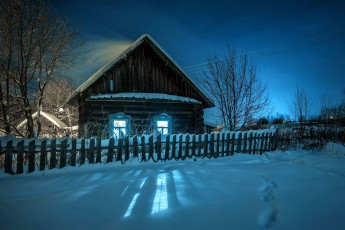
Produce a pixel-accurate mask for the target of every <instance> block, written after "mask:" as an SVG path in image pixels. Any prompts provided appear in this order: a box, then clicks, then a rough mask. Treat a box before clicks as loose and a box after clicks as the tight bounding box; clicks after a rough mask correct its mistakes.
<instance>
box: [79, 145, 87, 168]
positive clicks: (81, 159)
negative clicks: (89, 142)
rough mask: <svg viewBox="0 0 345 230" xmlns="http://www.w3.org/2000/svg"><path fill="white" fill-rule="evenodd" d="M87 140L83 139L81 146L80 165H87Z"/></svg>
mask: <svg viewBox="0 0 345 230" xmlns="http://www.w3.org/2000/svg"><path fill="white" fill-rule="evenodd" d="M85 156H86V154H85V139H81V146H80V165H83V164H85V158H86V157H85Z"/></svg>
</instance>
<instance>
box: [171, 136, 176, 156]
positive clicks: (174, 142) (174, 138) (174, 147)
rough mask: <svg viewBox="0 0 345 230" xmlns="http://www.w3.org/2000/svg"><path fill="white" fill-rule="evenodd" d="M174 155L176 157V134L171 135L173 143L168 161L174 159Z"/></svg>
mask: <svg viewBox="0 0 345 230" xmlns="http://www.w3.org/2000/svg"><path fill="white" fill-rule="evenodd" d="M175 155H176V134H174V135H173V142H172V146H171V158H169V159H172V158H175ZM175 159H176V158H175Z"/></svg>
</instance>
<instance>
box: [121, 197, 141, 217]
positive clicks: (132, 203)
mask: <svg viewBox="0 0 345 230" xmlns="http://www.w3.org/2000/svg"><path fill="white" fill-rule="evenodd" d="M139 195H140V193H137V194H135V195H134V197H133V199H132V201H131V203H130V204H129V206H128V208H127V211H126V213H125V215H123V217H124V218H126V217H129V216H130V215H131V214H132V210H133V208H134V205H135V203H136V202H137V199H138V197H139Z"/></svg>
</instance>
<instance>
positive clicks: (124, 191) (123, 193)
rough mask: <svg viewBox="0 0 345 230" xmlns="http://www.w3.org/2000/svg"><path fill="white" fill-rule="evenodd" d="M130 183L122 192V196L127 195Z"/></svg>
mask: <svg viewBox="0 0 345 230" xmlns="http://www.w3.org/2000/svg"><path fill="white" fill-rule="evenodd" d="M128 187H129V185H127V187H126V188H125V189H124V190H123V192H122V194H121V197H123V195H125V193H126V191H127V189H128Z"/></svg>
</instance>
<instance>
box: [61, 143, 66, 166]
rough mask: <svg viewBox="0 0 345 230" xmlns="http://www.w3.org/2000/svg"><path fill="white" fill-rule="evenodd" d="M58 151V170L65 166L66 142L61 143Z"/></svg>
mask: <svg viewBox="0 0 345 230" xmlns="http://www.w3.org/2000/svg"><path fill="white" fill-rule="evenodd" d="M60 149H61V150H60V168H64V167H65V166H66V154H67V140H64V141H62V142H61V147H60Z"/></svg>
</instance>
